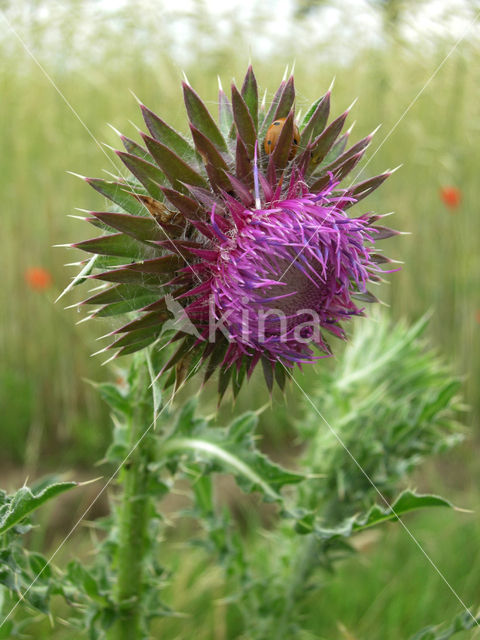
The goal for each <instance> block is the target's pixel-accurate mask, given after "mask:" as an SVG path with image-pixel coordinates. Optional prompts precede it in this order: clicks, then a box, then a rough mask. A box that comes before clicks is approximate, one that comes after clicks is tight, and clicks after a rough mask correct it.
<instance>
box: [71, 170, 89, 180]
mask: <svg viewBox="0 0 480 640" xmlns="http://www.w3.org/2000/svg"><path fill="white" fill-rule="evenodd" d="M67 173H69V174H70V175H71V176H75V178H80V180H87V181H88V178H87V176H82V174H81V173H75V171H67Z"/></svg>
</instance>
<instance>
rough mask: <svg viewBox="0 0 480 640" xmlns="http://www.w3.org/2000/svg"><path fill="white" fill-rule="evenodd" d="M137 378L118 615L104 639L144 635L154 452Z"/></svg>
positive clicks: (125, 478) (124, 476) (132, 639)
mask: <svg viewBox="0 0 480 640" xmlns="http://www.w3.org/2000/svg"><path fill="white" fill-rule="evenodd" d="M139 378H140V380H139V381H138V388H139V398H140V399H139V402H138V405H137V407H136V409H135V411H134V413H133V418H132V420H131V422H130V425H129V427H130V434H129V449H130V450H131V451H132V453H131V454H130V456H129V458H128V460H127V461H126V462H125V464H124V466H123V469H122V472H121V479H120V481H121V484H123V495H122V497H121V503H120V504H119V506H118V512H117V526H118V548H117V556H116V562H115V564H116V570H117V582H116V585H115V588H114V592H113V598H114V602H115V605H116V607H117V608H118V611H119V617H118V618H117V620H116V621H115V623H114V624H113V626H112V627H111V629H110V630H109V633H108V636H107V637H108V640H140V638H144V637H145V629H144V625H143V614H142V611H143V608H142V597H143V589H142V583H143V572H144V566H145V556H146V554H147V552H148V550H149V546H150V544H149V536H148V528H149V520H150V500H151V498H149V495H148V481H149V470H148V465H149V463H150V462H151V461H152V459H153V455H154V453H153V450H154V438H153V436H152V434H151V432H150V431H148V432H147V433H145V432H146V430H147V429H148V428H149V426H150V424H151V422H152V419H153V416H152V411H151V404H150V403H149V402H148V401H147V400H145V398H144V396H143V393H142V391H143V390H142V384H143V387H144V389H148V381H146V380H145V378H143V376H142V375H140V376H139ZM142 378H143V379H142ZM142 396H143V398H142Z"/></svg>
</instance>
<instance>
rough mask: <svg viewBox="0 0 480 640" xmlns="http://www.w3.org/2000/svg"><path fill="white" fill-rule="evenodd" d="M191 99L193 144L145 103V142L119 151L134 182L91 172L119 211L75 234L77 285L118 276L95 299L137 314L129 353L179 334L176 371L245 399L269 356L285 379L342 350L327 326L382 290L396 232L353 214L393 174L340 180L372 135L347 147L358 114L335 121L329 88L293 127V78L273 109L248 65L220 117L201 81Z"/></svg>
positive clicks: (169, 365)
mask: <svg viewBox="0 0 480 640" xmlns="http://www.w3.org/2000/svg"><path fill="white" fill-rule="evenodd" d="M183 94H184V100H185V106H186V110H187V114H188V118H189V125H190V131H191V140H187V139H186V138H185V137H184V136H182V135H180V134H179V133H177V132H176V131H175V130H174V129H172V128H171V127H170V126H169V125H168V124H167V123H166V122H164V121H163V120H162V119H160V118H159V117H158V116H156V115H155V114H154V113H153V112H152V111H150V110H149V109H147V107H145V106H144V105H143V104H142V105H140V106H141V110H142V114H143V118H144V120H145V124H146V126H147V129H148V132H149V133H148V134H144V133H142V134H141V136H142V138H143V141H144V145H145V146H141V145H139V144H138V143H137V142H134V141H133V140H131V139H130V138H127V137H125V136H121V140H122V143H123V145H124V147H125V151H117V152H116V153H117V154H118V156H119V158H120V159H121V160H122V162H123V163H124V164H125V166H126V167H127V168H128V170H129V171H130V172H131V174H132V177H131V178H129V179H124V178H118V179H116V180H114V181H106V180H101V179H96V178H86V181H87V182H88V183H89V184H91V185H92V186H93V187H94V188H95V189H96V190H97V191H99V192H100V193H101V194H102V195H104V196H105V197H106V198H108V199H109V200H111V201H112V202H113V203H114V204H115V205H116V207H115V208H114V209H113V210H111V211H107V212H97V211H93V212H91V215H90V216H89V217H88V218H87V220H88V221H89V222H91V223H92V224H94V225H95V226H99V227H101V228H102V229H104V231H105V233H104V235H102V236H100V237H98V238H95V239H93V240H87V241H84V242H79V243H77V244H74V245H71V246H73V247H76V248H79V249H83V250H85V251H88V252H91V253H94V254H96V257H95V259H94V260H91V261H90V262H89V263H88V267H86V268H85V269H84V272H83V273H82V278H80V279H79V280H78V281H83V280H84V277H83V276H86V277H87V278H93V279H94V280H101V281H103V282H106V283H109V284H106V285H104V287H102V288H101V289H100V290H99V291H95V292H94V294H93V295H91V296H90V297H89V298H88V299H87V300H85V301H84V302H83V303H82V304H86V305H96V306H97V307H98V308H97V309H96V311H94V312H93V313H92V314H91V316H90V317H95V316H97V317H98V316H104V317H105V316H114V315H119V314H125V313H130V312H134V317H133V319H132V317H131V315H130V316H129V318H128V319H129V322H128V323H127V324H125V325H124V326H122V327H120V328H118V329H116V330H115V331H113V332H112V333H111V334H110V335H111V336H114V341H113V342H112V344H110V345H109V347H108V348H113V349H116V350H117V354H118V355H120V354H128V353H132V352H134V351H137V350H139V349H142V348H144V347H146V346H147V345H151V344H152V343H156V344H157V345H162V346H163V345H165V344H166V342H171V343H177V344H178V347H176V349H175V350H174V352H173V355H172V356H171V357H170V358H169V360H168V362H166V364H165V366H164V368H163V370H164V371H166V370H168V369H170V370H171V371H170V374H169V375H168V376H166V379H167V382H170V383H172V382H173V381H176V383H177V384H178V383H179V382H180V381H182V380H184V379H185V378H186V376H189V375H190V374H191V373H192V372H193V371H194V370H195V369H196V368H197V367H198V366H199V365H201V364H206V372H205V379H208V378H209V377H210V376H211V375H212V374H213V373H214V372H215V371H216V370H217V369H218V370H219V374H220V380H219V391H220V394H221V395H223V393H224V392H225V390H226V389H227V387H228V385H229V383H230V381H231V382H232V387H233V391H234V394H236V393H237V392H238V390H239V389H240V387H241V385H242V382H243V380H244V379H245V377H246V376H247V377H248V376H249V375H250V374H251V373H252V371H253V369H254V368H255V366H256V365H257V363H258V362H259V361H261V362H262V365H263V371H264V375H265V379H266V382H267V385H268V387H269V388H270V389H271V388H272V387H273V384H274V381H275V380H276V381H277V383H278V384H279V385H280V386H281V387H282V388H283V386H284V383H285V379H286V373H287V374H288V372H289V371H290V370H291V369H292V368H293V367H294V366H295V365H296V364H297V365H301V364H302V363H305V362H311V361H314V360H315V359H316V358H318V357H321V356H325V355H328V354H330V348H329V346H328V343H327V341H326V337H325V333H326V332H329V333H332V334H334V335H335V336H338V337H341V338H343V337H344V335H345V334H344V331H343V329H342V327H341V324H340V322H341V321H342V320H346V319H348V318H350V317H351V316H355V315H361V314H362V312H363V310H362V308H360V307H358V306H357V304H355V302H354V300H355V299H357V300H360V301H362V302H373V301H375V300H376V298H375V296H373V295H372V294H371V293H370V292H368V291H367V288H366V287H367V284H368V283H369V282H378V281H380V279H381V275H380V274H381V270H380V268H379V266H378V265H379V264H381V263H385V262H389V260H388V259H387V258H385V257H384V256H383V255H381V254H379V253H377V252H375V249H374V244H375V243H376V241H377V240H380V239H383V238H387V237H389V236H391V235H394V234H395V233H396V232H395V231H393V230H391V229H388V228H386V227H383V226H375V224H374V223H375V222H376V221H377V220H378V219H379V218H380V217H381V216H377V215H370V214H363V215H360V216H359V217H355V218H353V217H349V216H348V215H347V213H346V211H347V209H349V208H350V207H351V206H352V205H353V204H355V203H356V202H358V201H359V200H361V199H363V198H365V197H366V196H367V195H369V194H370V193H371V192H372V191H373V190H374V189H376V188H377V187H378V186H379V185H380V184H381V183H382V182H383V181H384V180H385V179H386V178H387V177H388V176H389V175H390V173H391V172H388V171H387V172H385V173H383V174H381V175H378V176H376V177H373V178H370V179H368V180H365V181H363V182H360V183H358V184H355V185H352V186H348V187H346V188H343V189H342V188H340V187H339V183H340V182H341V181H342V180H343V179H344V178H345V177H346V176H347V174H348V173H349V172H350V171H351V170H352V169H353V168H354V167H355V166H356V165H357V164H358V162H359V161H360V159H361V158H362V156H363V154H364V152H365V149H366V148H367V146H368V144H369V143H370V140H371V138H372V135H369V136H367V137H366V138H364V139H363V140H360V142H357V143H356V144H355V145H353V146H352V147H350V148H349V149H348V150H346V145H347V140H348V136H349V133H348V132H347V133H345V134H343V135H341V132H342V129H343V126H344V123H345V120H346V117H347V115H348V110H347V111H345V113H343V114H342V115H340V116H339V117H338V118H336V119H335V120H333V122H331V124H329V125H327V121H328V116H329V111H330V91H328V92H327V93H326V94H325V95H324V96H323V97H322V98H320V99H318V100H317V101H316V102H315V103H314V104H313V105H312V107H311V108H310V109H309V110H308V112H307V114H306V115H305V117H304V118H303V120H302V121H301V122H299V123H296V122H295V89H294V79H293V76H292V77H290V78H289V79H288V80H284V81H282V82H281V84H280V86H279V88H278V90H277V92H276V93H275V95H274V97H273V100H272V102H271V104H270V106H269V108H268V109H267V108H266V107H265V101H263V102H262V104H261V105H259V101H258V92H257V83H256V80H255V76H254V73H253V70H252V68H251V67H249V69H248V71H247V74H246V77H245V80H244V82H243V85H242V88H241V90H238V89H237V87H236V86H235V85H234V84H232V91H231V100H229V99H228V98H227V96H226V94H225V93H224V92H223V90H222V89H221V88H220V92H219V124H218V125H217V124H216V122H215V121H214V119H213V118H212V116H211V114H210V113H209V111H208V109H207V107H206V106H205V104H204V103H203V102H202V100H201V99H200V98H199V96H198V95H197V94H196V93H195V91H194V90H193V89H192V87H191V86H190V85H189V84H188V83H184V84H183ZM272 123H276V124H275V126H278V127H279V129H278V130H277V131H275V135H273V134H272V130H271V127H272ZM297 127H298V128H297ZM269 129H270V133H268V138H267V141H266V136H267V132H269ZM298 135H300V140H298V139H297V138H298ZM270 140H271V141H273V143H274V144H271V145H269V144H268V142H269V141H270ZM172 315H173V317H172ZM166 329H168V330H166ZM172 329H173V333H172ZM312 347H317V349H318V350H319V352H320V354H321V356H319V355H315V352H314V351H313V349H312Z"/></svg>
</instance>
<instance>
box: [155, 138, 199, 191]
mask: <svg viewBox="0 0 480 640" xmlns="http://www.w3.org/2000/svg"><path fill="white" fill-rule="evenodd" d="M143 139H144V140H145V144H146V145H147V148H148V150H149V151H150V153H151V154H152V156H153V157H154V158H155V162H157V163H158V166H159V167H160V168H161V169H162V171H164V172H165V175H166V176H167V178H168V179H169V181H170V183H171V184H172V186H173V187H174V188H175V189H179V190H180V191H183V190H184V187H183V186H182V182H187V183H189V184H195V185H198V186H200V187H206V186H207V184H206V182H205V180H204V178H202V176H201V175H200V174H199V173H197V172H196V171H195V170H194V169H192V167H191V166H190V165H189V164H187V163H186V162H184V160H182V158H180V156H178V155H177V154H176V153H174V152H173V151H171V149H169V148H168V147H166V146H165V145H164V144H162V143H160V142H158V141H157V140H155V139H154V138H151V137H150V136H147V135H145V134H143Z"/></svg>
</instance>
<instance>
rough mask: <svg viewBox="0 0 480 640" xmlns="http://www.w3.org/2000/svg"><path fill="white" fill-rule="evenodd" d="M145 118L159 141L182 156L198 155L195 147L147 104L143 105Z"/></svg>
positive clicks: (191, 157) (151, 131) (189, 157)
mask: <svg viewBox="0 0 480 640" xmlns="http://www.w3.org/2000/svg"><path fill="white" fill-rule="evenodd" d="M140 108H141V109H142V115H143V119H144V120H145V124H146V125H147V128H148V130H149V131H150V133H151V134H152V136H153V137H154V138H155V140H158V142H161V143H162V144H164V145H165V146H166V147H168V148H169V149H171V150H172V151H174V152H175V153H176V154H177V155H178V156H180V157H181V158H188V159H190V160H192V159H194V158H195V157H196V154H195V149H194V148H193V147H192V146H191V144H190V143H189V142H188V141H187V140H185V138H184V137H183V136H182V135H180V134H179V133H178V132H177V131H175V129H172V127H170V125H168V124H167V123H166V122H164V120H162V119H161V118H159V117H158V116H157V115H156V114H155V113H153V111H150V109H148V108H147V107H146V106H145V105H143V104H142V105H141V107H140Z"/></svg>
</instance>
